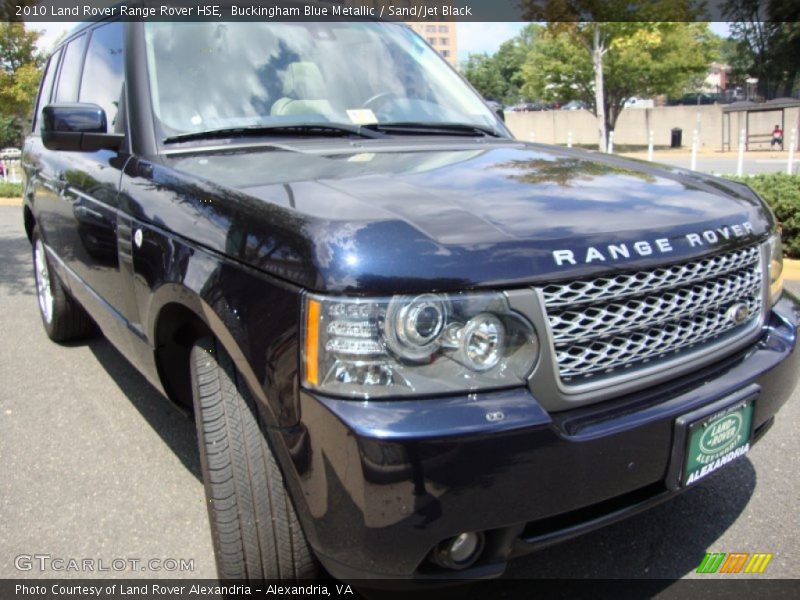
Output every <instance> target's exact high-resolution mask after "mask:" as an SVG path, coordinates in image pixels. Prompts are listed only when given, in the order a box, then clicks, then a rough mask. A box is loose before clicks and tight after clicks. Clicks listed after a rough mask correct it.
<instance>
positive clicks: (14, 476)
mask: <svg viewBox="0 0 800 600" xmlns="http://www.w3.org/2000/svg"><path fill="white" fill-rule="evenodd" d="M790 285H791V286H792V288H793V289H794V290H795V292H796V293H800V282H792V283H791V284H790ZM0 307H2V311H0V331H2V334H3V342H4V343H3V344H2V346H0V381H2V382H3V394H2V397H1V398H0V457H1V458H2V465H3V466H2V485H0V578H14V577H41V576H59V577H63V576H65V575H66V576H72V575H73V574H69V573H63V572H45V573H41V572H39V571H38V570H36V569H33V570H30V571H20V570H18V569H17V568H16V567H15V557H17V556H18V555H21V554H37V553H38V554H49V555H51V556H53V557H64V558H70V557H74V558H78V559H81V558H94V559H103V560H105V561H109V562H110V561H111V560H113V559H115V558H137V559H143V560H149V559H151V558H154V559H161V560H163V559H167V558H172V559H192V560H193V566H194V569H193V570H192V571H189V572H183V573H180V572H174V573H169V574H168V575H172V576H180V577H184V576H185V577H194V578H210V577H213V576H214V574H215V571H214V562H213V556H212V547H211V539H210V535H209V531H208V524H207V520H206V511H205V506H204V499H203V487H202V483H201V481H200V475H199V473H200V468H199V459H198V456H197V452H196V448H195V439H194V425H193V423H192V421H191V420H190V419H188V418H186V417H185V416H184V415H183V414H181V413H180V412H179V411H178V410H177V409H175V408H173V407H172V406H171V405H170V404H168V403H167V402H166V401H164V400H163V399H162V398H161V397H160V395H159V394H158V393H157V392H156V391H155V390H154V389H153V388H152V387H151V386H150V385H149V384H147V383H146V382H145V380H144V379H143V378H142V377H141V376H140V375H139V374H138V373H137V372H136V371H135V370H134V369H133V367H131V366H130V365H129V364H128V363H127V362H126V361H125V359H123V358H122V357H121V355H120V354H119V353H117V352H116V351H115V350H114V349H113V348H112V347H111V346H110V345H109V344H108V343H107V342H106V341H105V340H103V339H102V338H97V339H93V340H90V341H88V342H86V343H80V344H71V345H65V346H59V345H56V344H53V343H51V342H49V341H48V340H47V338H46V336H45V334H44V331H43V330H42V327H41V323H40V320H39V315H38V312H37V307H36V297H35V293H34V286H33V280H32V275H31V268H30V256H29V245H28V241H27V239H26V238H25V234H24V231H23V227H22V218H21V208H20V207H19V206H0ZM798 422H800V392H798V391H795V393H794V396H793V398H792V400H790V402H789V404H787V405H786V406H785V407H784V408H783V410H782V411H781V413H780V414H779V415H778V419H777V421H776V424H775V426H774V427H773V428H772V431H771V432H770V433H769V434H768V435H767V436H766V437H765V439H764V440H763V441H762V442H761V443H759V444H758V445H757V446H756V447H755V448H754V449H753V450H752V452H751V453H750V454H749V455H748V456H747V457H746V458H744V459H743V460H740V461H739V462H737V463H735V464H733V465H731V466H730V467H728V468H726V469H724V470H723V472H721V473H719V474H718V475H716V476H714V477H712V478H711V479H710V480H708V481H706V482H704V483H702V484H701V485H699V486H697V487H696V488H694V489H691V490H689V491H688V492H687V493H685V494H684V495H682V496H681V497H679V498H677V499H675V500H674V501H672V502H669V503H667V504H664V505H661V506H659V507H657V508H655V509H653V510H651V511H649V512H647V513H645V514H642V515H639V516H637V517H634V518H632V519H629V520H628V521H625V522H623V523H620V524H617V525H614V526H611V527H608V528H606V529H603V530H601V531H598V532H595V533H592V534H589V535H587V536H584V537H582V538H578V539H575V540H572V541H570V542H566V543H564V544H562V545H560V546H557V547H554V548H551V549H548V550H545V551H542V552H540V553H539V554H537V555H534V556H529V557H525V558H522V559H519V560H518V561H516V562H514V563H513V564H512V565H511V567H510V568H509V570H508V573H507V577H512V578H513V577H517V578H521V577H564V578H584V577H591V578H605V577H614V578H639V577H645V578H663V579H666V580H667V581H665V582H664V586H665V587H666V586H668V585H669V584H670V581H669V580H672V579H679V578H684V577H698V575H696V574H695V573H694V570H695V569H696V568H697V566H698V564H699V563H700V561H701V560H702V558H703V556H704V554H705V553H706V552H707V551H713V552H770V553H773V554H774V558H773V559H772V562H771V563H770V564H769V566H768V568H767V570H766V572H765V573H764V575H760V576H759V577H772V578H777V577H783V578H790V577H797V573H798V572H800V552H798V550H800V528H798V527H797V522H798V512H797V499H798V497H800V485H799V484H798V480H797V473H798V456H800V436H798V434H797V423H798ZM565 476H568V474H565ZM93 575H94V576H104V577H107V576H118V577H137V576H146V577H152V576H165V575H167V574H165V573H152V572H140V571H135V570H126V571H120V572H111V573H94V574H93V573H81V574H76V575H75V576H93ZM699 577H709V576H708V575H703V576H699Z"/></svg>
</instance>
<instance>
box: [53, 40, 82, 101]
mask: <svg viewBox="0 0 800 600" xmlns="http://www.w3.org/2000/svg"><path fill="white" fill-rule="evenodd" d="M85 42H86V35H85V34H84V35H82V36H80V37H79V38H75V39H74V40H72V41H71V42H70V43H69V44H67V49H66V51H65V52H64V60H62V61H61V72H60V73H59V75H58V85H57V86H56V97H55V101H56V102H77V100H78V85H79V84H80V81H81V60H83V46H84V43H85Z"/></svg>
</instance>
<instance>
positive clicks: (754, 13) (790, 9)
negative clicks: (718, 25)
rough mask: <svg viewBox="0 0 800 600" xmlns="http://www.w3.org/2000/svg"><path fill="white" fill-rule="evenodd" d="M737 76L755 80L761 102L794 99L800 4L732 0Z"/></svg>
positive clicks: (729, 6)
mask: <svg viewBox="0 0 800 600" xmlns="http://www.w3.org/2000/svg"><path fill="white" fill-rule="evenodd" d="M725 15H726V17H727V18H729V19H731V21H733V23H731V39H732V40H733V42H734V43H735V53H733V56H732V57H731V58H732V60H731V66H732V67H733V71H734V75H735V76H737V77H738V78H740V79H744V78H746V77H755V78H757V79H758V83H757V84H756V89H757V91H758V95H759V96H761V97H762V98H766V99H772V98H776V97H779V96H791V95H792V92H793V91H794V88H795V84H796V83H797V80H798V71H799V70H800V61H798V56H799V55H800V23H798V21H799V20H800V6H798V3H797V2H786V1H785V0H784V1H780V2H779V1H777V0H772V1H770V2H768V3H767V2H763V1H762V0H729V1H728V2H727V4H726V8H725Z"/></svg>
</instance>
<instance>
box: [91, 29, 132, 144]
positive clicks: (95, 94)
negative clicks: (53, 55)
mask: <svg viewBox="0 0 800 600" xmlns="http://www.w3.org/2000/svg"><path fill="white" fill-rule="evenodd" d="M122 36H123V26H122V23H120V22H116V23H109V24H108V25H103V26H102V27H98V28H97V29H95V30H94V32H93V33H92V37H91V39H90V40H89V48H88V50H87V51H86V61H85V62H84V65H83V79H81V88H80V101H81V102H93V103H94V104H97V105H99V106H100V108H102V109H103V110H104V111H106V118H107V119H108V126H109V131H113V130H114V121H115V119H116V116H117V109H118V108H119V102H120V96H121V94H122V83H123V81H124V79H125V75H124V64H125V63H124V60H123V54H122V52H123V50H122V49H123V38H122Z"/></svg>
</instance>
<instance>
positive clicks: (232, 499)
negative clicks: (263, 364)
mask: <svg viewBox="0 0 800 600" xmlns="http://www.w3.org/2000/svg"><path fill="white" fill-rule="evenodd" d="M191 377H192V395H193V396H194V407H195V420H196V422H197V437H198V444H199V446H200V463H201V467H202V471H203V482H204V484H205V492H206V502H207V505H208V516H209V520H210V522H211V535H212V538H213V541H214V552H215V554H216V560H217V571H218V574H219V577H220V578H221V579H248V580H253V579H279V580H298V579H312V578H314V577H316V576H317V574H318V567H317V562H316V559H315V558H314V556H313V554H312V553H311V549H310V548H309V546H308V543H307V542H306V539H305V536H304V535H303V531H302V529H301V528H300V523H299V522H298V520H297V515H296V513H295V510H294V507H293V506H292V502H291V499H290V498H289V494H288V492H287V491H286V487H285V485H284V483H283V477H282V476H281V472H280V469H279V468H278V464H277V462H276V460H275V457H274V455H273V454H272V451H271V450H270V447H269V444H268V443H267V440H266V438H265V433H264V432H263V431H262V428H261V426H260V419H259V416H258V409H257V407H256V405H255V401H254V399H253V396H252V394H251V393H250V391H249V389H248V388H247V384H246V383H245V382H244V381H243V380H242V378H241V376H240V375H239V373H238V372H237V371H236V368H235V367H234V365H233V361H232V360H231V358H230V356H229V355H228V353H227V352H225V350H224V349H223V348H222V346H221V345H220V344H219V343H218V342H217V341H216V340H214V339H212V338H205V339H202V340H200V341H199V342H197V343H196V344H195V345H194V347H193V348H192V352H191Z"/></svg>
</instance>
